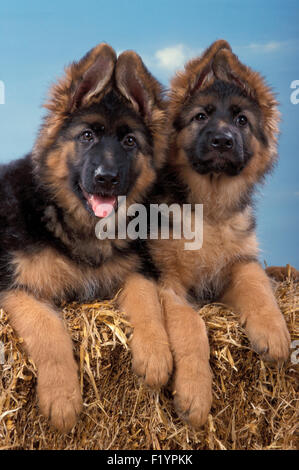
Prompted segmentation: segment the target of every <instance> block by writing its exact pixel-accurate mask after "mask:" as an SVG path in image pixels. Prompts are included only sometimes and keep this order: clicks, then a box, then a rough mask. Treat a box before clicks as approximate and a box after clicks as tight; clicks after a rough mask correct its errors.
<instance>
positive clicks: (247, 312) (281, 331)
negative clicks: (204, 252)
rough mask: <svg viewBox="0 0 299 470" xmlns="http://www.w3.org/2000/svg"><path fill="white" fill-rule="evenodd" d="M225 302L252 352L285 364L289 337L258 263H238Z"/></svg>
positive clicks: (225, 295) (265, 277)
mask: <svg viewBox="0 0 299 470" xmlns="http://www.w3.org/2000/svg"><path fill="white" fill-rule="evenodd" d="M231 276H232V277H231V283H230V285H229V287H228V289H227V291H226V292H225V294H224V296H223V298H222V301H223V302H224V303H226V304H228V305H229V306H230V307H231V308H232V309H234V310H236V311H237V312H239V314H240V321H241V324H242V326H244V328H245V331H246V334H247V336H248V338H249V339H250V341H251V344H252V346H253V349H254V350H255V351H257V352H259V353H260V354H262V355H263V357H264V358H265V359H267V360H269V361H278V362H281V361H285V360H286V359H287V358H288V355H289V347H290V335H289V332H288V330H287V326H286V323H285V320H284V318H283V316H282V313H281V312H280V310H279V307H278V305H277V302H276V300H275V297H274V294H273V291H272V288H271V284H270V281H269V279H268V277H267V275H266V273H265V271H264V270H263V269H262V268H261V266H260V265H259V264H258V263H255V262H251V263H236V264H235V265H234V266H233V267H232V272H231Z"/></svg>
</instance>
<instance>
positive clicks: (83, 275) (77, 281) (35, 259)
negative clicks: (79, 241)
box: [13, 247, 138, 302]
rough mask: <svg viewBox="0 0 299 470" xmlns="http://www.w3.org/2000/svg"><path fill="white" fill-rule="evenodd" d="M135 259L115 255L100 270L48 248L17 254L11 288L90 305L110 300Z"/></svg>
mask: <svg viewBox="0 0 299 470" xmlns="http://www.w3.org/2000/svg"><path fill="white" fill-rule="evenodd" d="M137 263H138V261H137V258H136V257H135V256H134V255H133V254H132V255H129V254H128V255H127V256H120V255H115V256H112V257H111V258H109V259H108V260H107V261H106V262H105V263H103V264H102V265H100V266H99V267H91V266H89V265H88V264H84V263H78V262H74V261H73V260H71V259H70V258H68V257H67V256H62V255H61V253H60V252H58V251H57V250H55V249H53V248H50V247H47V248H44V249H43V250H40V251H38V252H36V253H31V254H28V253H24V252H16V253H14V258H13V269H14V279H15V281H14V284H15V286H23V287H25V288H27V289H29V291H31V292H32V293H33V294H34V295H36V296H37V297H40V298H43V299H48V300H54V301H56V302H61V301H62V300H78V301H81V302H82V301H87V300H88V301H89V300H92V299H95V298H96V297H97V298H105V297H111V296H113V295H114V294H115V293H116V291H117V290H118V289H119V288H120V287H121V285H122V283H123V282H124V280H125V279H126V276H128V274H129V273H130V272H132V271H134V270H136V269H137Z"/></svg>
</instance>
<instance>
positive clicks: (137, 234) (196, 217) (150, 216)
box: [96, 196, 203, 250]
mask: <svg viewBox="0 0 299 470" xmlns="http://www.w3.org/2000/svg"><path fill="white" fill-rule="evenodd" d="M96 236H97V238H99V239H100V240H105V239H109V240H115V239H119V240H125V239H130V240H137V239H142V240H146V239H150V240H158V239H162V240H169V239H173V240H181V239H184V240H185V244H184V249H185V250H199V249H200V248H201V247H202V243H203V205H202V204H195V205H193V206H192V205H191V204H183V205H180V204H171V205H169V206H168V205H167V204H150V206H149V207H147V206H144V205H143V204H131V205H130V206H128V207H127V200H126V197H125V196H121V197H118V210H117V211H114V210H113V211H112V212H111V214H110V215H109V216H108V217H105V218H103V219H101V220H100V221H99V222H98V223H97V225H96ZM186 240H188V242H187V241H186Z"/></svg>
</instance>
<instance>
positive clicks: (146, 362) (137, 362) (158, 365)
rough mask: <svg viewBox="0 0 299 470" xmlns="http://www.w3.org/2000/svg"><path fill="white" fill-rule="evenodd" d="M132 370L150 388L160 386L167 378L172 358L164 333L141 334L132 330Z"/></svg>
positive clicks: (170, 370)
mask: <svg viewBox="0 0 299 470" xmlns="http://www.w3.org/2000/svg"><path fill="white" fill-rule="evenodd" d="M130 346H131V349H132V356H133V370H134V372H135V373H136V374H137V375H139V376H140V377H143V378H144V382H145V383H146V384H147V385H149V386H150V387H152V388H160V387H162V386H163V385H166V383H167V382H168V380H169V377H170V375H171V373H172V367H173V360H172V354H171V351H170V348H169V345H168V338H167V335H166V333H165V334H164V335H160V336H158V335H153V336H152V337H150V338H149V337H148V336H146V337H145V336H143V335H141V334H138V332H137V331H135V332H134V334H133V337H132V340H131V343H130Z"/></svg>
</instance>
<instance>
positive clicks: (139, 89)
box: [115, 51, 163, 121]
mask: <svg viewBox="0 0 299 470" xmlns="http://www.w3.org/2000/svg"><path fill="white" fill-rule="evenodd" d="M115 77H116V86H117V88H118V89H119V91H120V92H121V93H122V95H123V96H125V98H127V99H128V100H129V101H130V102H131V103H132V105H133V107H134V109H135V110H136V111H137V112H138V113H140V114H141V115H142V116H143V117H144V118H145V119H146V120H149V121H150V120H151V116H152V113H153V109H154V107H155V106H157V107H162V106H163V105H162V87H161V85H160V84H159V82H158V81H157V80H156V79H155V78H154V77H153V76H152V75H151V73H150V72H149V71H148V70H147V68H146V67H145V65H144V63H143V62H142V60H141V57H140V56H139V55H138V54H136V52H134V51H125V52H123V53H122V54H121V55H120V56H119V58H118V60H117V64H116V71H115Z"/></svg>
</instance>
